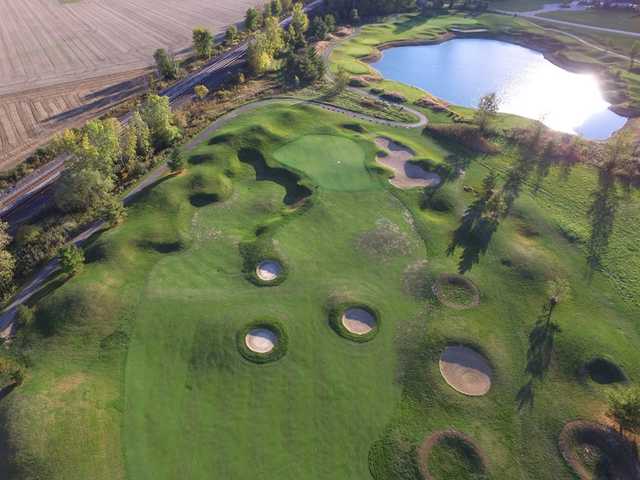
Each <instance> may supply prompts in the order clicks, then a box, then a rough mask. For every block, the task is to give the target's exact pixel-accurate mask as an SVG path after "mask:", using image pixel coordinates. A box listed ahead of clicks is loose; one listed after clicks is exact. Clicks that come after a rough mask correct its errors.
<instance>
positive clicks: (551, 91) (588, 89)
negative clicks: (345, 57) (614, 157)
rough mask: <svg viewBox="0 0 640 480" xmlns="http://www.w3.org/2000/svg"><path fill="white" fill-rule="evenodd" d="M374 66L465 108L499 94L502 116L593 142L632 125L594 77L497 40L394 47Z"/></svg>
mask: <svg viewBox="0 0 640 480" xmlns="http://www.w3.org/2000/svg"><path fill="white" fill-rule="evenodd" d="M373 67H374V68H376V69H377V70H378V71H379V72H380V73H381V74H382V75H383V76H384V77H385V78H387V79H390V80H397V81H400V82H402V83H406V84H409V85H413V86H416V87H420V88H422V89H423V90H426V91H428V92H430V93H432V94H433V95H435V96H437V97H440V98H442V99H443V100H446V101H447V102H450V103H452V104H456V105H461V106H464V107H475V106H477V105H478V101H479V100H480V97H482V95H485V94H487V93H491V92H496V93H497V94H498V96H499V97H500V99H501V104H500V111H501V112H506V113H514V114H517V115H521V116H523V117H528V118H532V119H536V120H541V121H542V122H543V123H544V124H545V125H547V126H548V127H550V128H553V129H554V130H559V131H562V132H567V133H573V134H578V135H581V136H583V137H585V138H588V139H591V140H602V139H606V138H608V137H609V136H610V135H611V134H612V133H613V132H615V131H616V130H618V129H619V128H621V127H622V126H623V125H624V123H625V121H626V118H625V117H622V116H620V115H617V114H616V113H614V112H612V111H611V110H609V109H608V107H609V105H610V104H609V103H608V102H607V101H606V100H605V99H604V98H603V96H602V90H601V89H600V86H599V84H598V80H597V78H596V77H595V76H594V75H591V74H582V73H572V72H569V71H567V70H564V69H562V68H560V67H557V66H556V65H554V64H553V63H551V62H549V61H548V60H547V59H545V58H544V56H543V55H542V54H541V53H538V52H536V51H533V50H530V49H528V48H524V47H520V46H518V45H513V44H510V43H506V42H500V41H497V40H487V39H472V38H460V39H454V40H449V41H447V42H444V43H440V44H437V45H423V46H406V47H394V48H390V49H388V50H385V51H384V53H383V56H382V58H381V59H380V60H379V61H377V62H375V63H373Z"/></svg>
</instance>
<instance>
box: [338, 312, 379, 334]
mask: <svg viewBox="0 0 640 480" xmlns="http://www.w3.org/2000/svg"><path fill="white" fill-rule="evenodd" d="M342 325H344V328H346V329H347V330H348V331H349V332H350V333H353V334H354V335H366V334H367V333H369V332H370V331H371V330H373V329H374V328H375V327H376V319H375V317H374V316H373V315H371V313H369V312H368V311H366V310H365V309H363V308H349V309H347V310H345V312H344V313H343V314H342Z"/></svg>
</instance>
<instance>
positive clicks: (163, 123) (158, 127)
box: [141, 94, 180, 148]
mask: <svg viewBox="0 0 640 480" xmlns="http://www.w3.org/2000/svg"><path fill="white" fill-rule="evenodd" d="M141 115H142V119H143V120H144V121H145V122H146V124H147V125H149V131H150V132H151V138H152V140H153V144H154V145H155V146H156V148H165V147H168V146H170V145H172V144H173V143H174V142H175V141H176V140H177V139H178V138H180V129H179V128H178V127H176V126H175V125H174V118H173V113H171V107H170V106H169V97H166V96H160V95H155V94H153V95H149V96H148V97H147V100H146V101H145V103H144V105H143V106H142V110H141Z"/></svg>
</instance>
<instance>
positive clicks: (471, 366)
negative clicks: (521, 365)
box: [439, 345, 493, 397]
mask: <svg viewBox="0 0 640 480" xmlns="http://www.w3.org/2000/svg"><path fill="white" fill-rule="evenodd" d="M439 363H440V373H441V374H442V377H443V378H444V379H445V381H446V382H447V383H448V384H449V386H451V388H453V389H454V390H456V391H458V392H460V393H462V394H464V395H469V396H472V397H477V396H481V395H486V394H487V392H489V389H490V388H491V377H492V376H493V369H492V368H491V366H490V365H489V362H488V361H487V359H486V358H485V357H484V356H482V355H481V354H480V353H478V352H476V351H475V350H473V349H471V348H469V347H465V346H463V345H450V346H448V347H446V348H445V349H444V351H443V352H442V355H441V356H440V362H439Z"/></svg>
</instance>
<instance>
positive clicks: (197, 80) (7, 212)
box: [0, 0, 324, 226]
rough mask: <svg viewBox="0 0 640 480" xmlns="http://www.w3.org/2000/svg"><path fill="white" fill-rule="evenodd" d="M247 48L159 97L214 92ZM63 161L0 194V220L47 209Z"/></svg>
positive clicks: (179, 98) (176, 99) (175, 99)
mask: <svg viewBox="0 0 640 480" xmlns="http://www.w3.org/2000/svg"><path fill="white" fill-rule="evenodd" d="M323 1H324V0H315V1H313V2H311V3H309V4H308V5H306V6H305V11H306V12H311V11H313V10H315V9H316V8H317V7H318V6H320V5H321V4H322V3H323ZM290 23H291V17H287V18H285V19H284V20H282V21H281V22H280V25H282V27H283V28H286V27H287V26H288V25H289V24H290ZM247 47H248V43H247V42H246V41H244V42H242V43H240V44H239V45H237V46H236V47H234V48H233V49H231V50H229V51H227V52H225V53H223V54H221V55H219V56H218V57H215V58H213V59H212V60H211V61H210V62H209V63H208V64H207V65H205V66H204V67H203V68H202V69H200V70H199V71H197V72H194V73H192V74H190V75H188V76H187V77H185V78H183V79H181V80H179V81H178V82H177V83H175V84H174V85H172V86H170V87H168V88H166V89H164V90H162V91H161V92H160V95H166V96H168V97H169V102H170V104H171V107H172V108H176V107H179V106H181V105H183V104H184V103H187V102H190V101H192V100H193V87H195V86H196V85H199V84H204V85H206V86H207V87H208V88H209V89H210V90H214V89H215V88H217V87H219V86H220V85H222V84H223V83H224V82H225V81H226V80H227V79H228V78H229V76H230V75H231V74H233V73H234V72H236V71H237V70H238V69H239V68H240V67H241V66H242V65H243V64H244V62H245V56H246V53H247ZM130 117H131V114H130V113H129V114H127V115H125V116H124V117H122V118H120V121H121V122H122V124H123V125H126V124H127V122H128V121H129V118H130ZM65 157H66V156H65V155H60V156H58V157H56V158H55V159H53V160H52V161H51V162H49V163H47V164H46V165H43V166H42V167H40V168H38V169H37V170H35V171H34V172H32V173H31V174H29V175H28V176H26V177H25V178H23V179H22V180H20V181H19V182H18V183H17V184H16V186H15V187H14V188H12V189H7V190H5V191H3V192H1V193H0V218H2V220H4V221H6V222H8V223H9V224H10V225H12V226H15V225H18V224H20V223H21V222H24V221H25V220H27V219H29V218H31V217H32V216H33V215H35V214H36V213H38V212H39V211H41V210H42V209H44V208H46V207H47V205H49V204H50V202H51V194H52V192H53V188H52V185H53V183H54V182H55V181H56V179H57V178H58V177H59V176H60V174H61V173H62V171H63V170H64V163H65V159H66V158H65Z"/></svg>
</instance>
